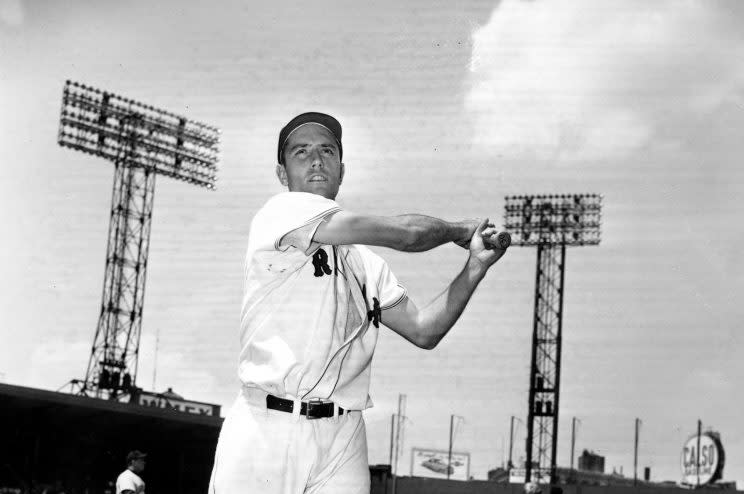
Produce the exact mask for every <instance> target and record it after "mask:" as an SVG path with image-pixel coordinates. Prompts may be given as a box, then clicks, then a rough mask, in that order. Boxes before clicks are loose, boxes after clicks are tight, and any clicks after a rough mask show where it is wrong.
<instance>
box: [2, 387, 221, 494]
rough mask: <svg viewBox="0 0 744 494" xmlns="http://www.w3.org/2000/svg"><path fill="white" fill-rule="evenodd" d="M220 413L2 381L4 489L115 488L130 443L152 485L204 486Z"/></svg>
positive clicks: (193, 492)
mask: <svg viewBox="0 0 744 494" xmlns="http://www.w3.org/2000/svg"><path fill="white" fill-rule="evenodd" d="M221 425H222V419H221V418H220V417H219V416H207V415H196V414H193V413H185V412H183V411H177V410H172V409H168V408H159V407H156V406H142V405H139V404H134V403H133V404H129V403H120V402H117V401H111V400H102V399H98V398H89V397H85V396H77V395H70V394H64V393H57V392H53V391H45V390H40V389H33V388H26V387H21V386H11V385H7V384H0V444H2V447H0V492H4V493H23V494H26V493H42V492H47V493H55V494H56V493H62V492H64V493H65V494H105V493H106V492H107V491H108V492H111V494H113V488H112V486H111V483H112V482H114V481H115V480H116V477H117V476H118V474H119V473H121V472H122V471H123V470H124V468H125V467H126V465H125V456H126V454H127V452H128V451H130V450H133V449H139V450H142V451H145V452H147V453H148V457H147V467H146V469H145V472H144V473H143V475H142V477H143V479H144V480H145V482H146V483H147V492H161V493H179V494H204V493H205V492H207V488H208V484H209V477H210V474H211V468H212V461H213V459H214V450H215V447H216V445H217V437H218V435H219V431H220V427H221Z"/></svg>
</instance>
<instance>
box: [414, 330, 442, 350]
mask: <svg viewBox="0 0 744 494" xmlns="http://www.w3.org/2000/svg"><path fill="white" fill-rule="evenodd" d="M440 341H441V338H440V337H438V336H436V335H432V334H430V333H421V334H419V335H417V336H416V338H415V339H414V340H413V344H414V345H416V346H417V347H419V348H421V349H422V350H433V349H434V348H436V346H437V345H438V344H439V342H440Z"/></svg>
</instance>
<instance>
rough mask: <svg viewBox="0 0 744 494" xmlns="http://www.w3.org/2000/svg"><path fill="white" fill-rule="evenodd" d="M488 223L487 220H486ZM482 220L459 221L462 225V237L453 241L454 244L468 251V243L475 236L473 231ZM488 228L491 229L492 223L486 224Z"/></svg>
mask: <svg viewBox="0 0 744 494" xmlns="http://www.w3.org/2000/svg"><path fill="white" fill-rule="evenodd" d="M486 221H488V219H486ZM481 222H482V220H480V219H474V220H463V221H461V222H460V223H461V225H462V227H463V228H462V230H463V233H462V237H461V238H460V239H458V240H455V241H454V242H455V243H456V244H457V245H459V246H460V247H462V248H463V249H469V248H470V241H471V240H472V238H473V235H474V234H475V231H476V230H477V229H478V226H479V225H480V224H481ZM488 225H489V226H490V227H493V223H488Z"/></svg>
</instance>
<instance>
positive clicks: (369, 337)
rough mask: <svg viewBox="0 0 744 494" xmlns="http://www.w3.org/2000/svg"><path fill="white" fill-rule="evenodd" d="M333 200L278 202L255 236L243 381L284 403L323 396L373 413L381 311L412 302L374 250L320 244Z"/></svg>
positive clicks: (305, 196) (298, 195)
mask: <svg viewBox="0 0 744 494" xmlns="http://www.w3.org/2000/svg"><path fill="white" fill-rule="evenodd" d="M340 210H341V208H340V206H339V205H338V204H337V203H336V202H335V201H333V200H330V199H326V198H324V197H322V196H319V195H316V194H310V193H306V192H283V193H280V194H277V195H275V196H274V197H272V198H271V199H269V201H268V202H267V203H266V204H265V205H264V207H263V208H261V209H260V210H259V211H258V212H257V213H256V215H255V217H254V219H253V222H252V224H251V229H250V234H249V238H248V250H247V253H246V263H245V283H244V298H243V306H242V313H241V324H240V343H241V352H240V364H239V371H238V374H239V377H240V380H241V381H242V383H243V384H244V385H245V386H247V387H249V388H250V387H254V388H259V389H261V390H263V391H265V392H267V393H271V394H273V395H275V396H279V397H287V398H294V399H297V398H299V399H302V400H309V399H312V398H320V399H324V400H330V401H334V402H336V403H337V404H338V405H339V406H341V407H343V408H345V409H350V410H361V409H364V408H367V407H369V406H371V405H372V402H371V400H370V399H369V394H368V392H369V379H370V370H371V367H370V363H371V360H372V355H373V353H374V349H375V345H376V344H377V336H378V327H379V319H380V312H381V311H382V310H384V309H386V308H390V307H393V306H395V305H396V304H398V303H400V302H401V301H402V300H403V298H404V297H405V295H406V291H405V289H404V288H403V287H402V286H401V285H400V284H399V283H398V281H397V279H396V278H395V276H394V275H393V273H392V272H391V271H390V269H389V268H388V266H387V264H386V263H385V261H384V260H383V259H382V258H380V257H379V256H377V255H376V254H374V253H373V252H372V251H371V250H369V249H368V248H367V247H365V246H361V245H344V246H329V245H320V244H318V243H317V242H315V241H313V236H314V234H315V231H316V230H317V228H318V226H319V225H320V223H321V222H322V221H324V219H326V218H328V217H329V216H330V215H333V214H334V213H336V212H338V211H340Z"/></svg>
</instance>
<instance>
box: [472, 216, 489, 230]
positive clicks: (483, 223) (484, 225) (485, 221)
mask: <svg viewBox="0 0 744 494" xmlns="http://www.w3.org/2000/svg"><path fill="white" fill-rule="evenodd" d="M488 223H489V221H488V218H484V219H483V220H481V222H480V225H478V228H476V229H475V231H476V232H479V233H482V232H483V230H485V229H486V228H487V227H488Z"/></svg>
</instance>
